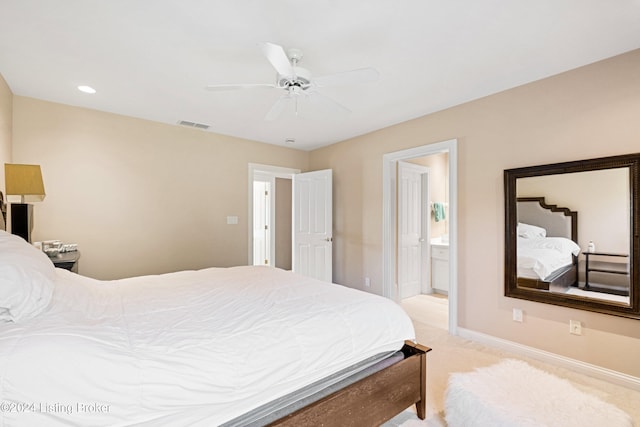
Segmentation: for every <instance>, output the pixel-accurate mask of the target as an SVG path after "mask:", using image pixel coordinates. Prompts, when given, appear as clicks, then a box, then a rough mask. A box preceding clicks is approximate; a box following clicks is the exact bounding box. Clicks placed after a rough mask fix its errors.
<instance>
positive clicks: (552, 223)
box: [516, 197, 578, 243]
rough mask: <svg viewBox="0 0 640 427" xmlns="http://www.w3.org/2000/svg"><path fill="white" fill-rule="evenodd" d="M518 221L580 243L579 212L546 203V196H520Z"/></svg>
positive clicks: (554, 235)
mask: <svg viewBox="0 0 640 427" xmlns="http://www.w3.org/2000/svg"><path fill="white" fill-rule="evenodd" d="M516 209H517V215H518V222H523V223H525V224H531V225H536V226H538V227H542V228H544V229H545V230H547V237H566V238H568V239H571V240H573V241H574V242H576V243H578V212H575V211H572V210H570V209H568V208H559V207H558V206H556V205H548V204H546V203H545V200H544V197H518V199H517V208H516Z"/></svg>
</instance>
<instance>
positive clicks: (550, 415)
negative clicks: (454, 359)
mask: <svg viewBox="0 0 640 427" xmlns="http://www.w3.org/2000/svg"><path fill="white" fill-rule="evenodd" d="M444 409H445V414H446V416H445V420H446V422H447V425H448V426H449V427H456V426H467V427H471V426H483V427H484V426H492V427H498V426H505V427H507V426H508V427H516V426H518V427H525V426H526V427H529V426H563V427H602V426H606V427H618V426H620V427H632V426H633V421H632V420H631V417H629V415H627V414H626V413H625V412H623V411H621V410H620V409H618V408H616V407H615V406H613V405H611V404H609V403H606V402H604V401H602V400H600V399H599V398H597V397H595V396H592V395H590V394H587V393H584V392H582V391H580V390H578V389H577V388H575V387H574V386H573V385H571V384H570V383H569V382H568V381H566V380H564V379H561V378H558V377H556V376H554V375H551V374H548V373H546V372H544V371H541V370H539V369H536V368H534V367H532V366H530V365H529V364H527V363H525V362H523V361H520V360H515V359H505V360H503V361H501V362H499V363H497V364H495V365H492V366H488V367H485V368H478V369H476V370H475V371H474V372H466V373H453V374H451V375H450V376H449V382H448V386H447V391H446V393H445V408H444Z"/></svg>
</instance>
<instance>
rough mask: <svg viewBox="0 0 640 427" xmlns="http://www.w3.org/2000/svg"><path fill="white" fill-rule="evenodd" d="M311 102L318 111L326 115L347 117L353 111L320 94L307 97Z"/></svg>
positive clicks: (313, 93) (315, 93)
mask: <svg viewBox="0 0 640 427" xmlns="http://www.w3.org/2000/svg"><path fill="white" fill-rule="evenodd" d="M307 98H308V99H309V102H310V103H311V104H313V105H314V106H315V107H316V109H317V110H320V111H322V112H324V113H326V114H341V115H346V114H349V113H351V110H350V109H348V108H347V107H345V106H344V105H342V104H340V103H339V102H338V101H336V100H334V99H332V98H329V97H328V96H326V95H323V94H321V93H319V92H311V93H309V94H308V95H307Z"/></svg>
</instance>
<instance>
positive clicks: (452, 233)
mask: <svg viewBox="0 0 640 427" xmlns="http://www.w3.org/2000/svg"><path fill="white" fill-rule="evenodd" d="M444 152H447V153H448V154H449V295H448V299H449V333H450V334H452V335H457V332H458V140H457V139H450V140H447V141H441V142H436V143H433V144H428V145H423V146H420V147H414V148H409V149H406V150H401V151H396V152H392V153H387V154H384V155H383V156H382V292H383V295H384V296H385V297H387V298H390V299H392V300H394V301H398V283H397V271H396V263H397V256H396V251H397V242H398V235H397V220H398V219H397V169H398V168H397V165H398V162H399V161H400V160H408V159H413V158H416V157H425V156H429V155H433V154H440V153H444Z"/></svg>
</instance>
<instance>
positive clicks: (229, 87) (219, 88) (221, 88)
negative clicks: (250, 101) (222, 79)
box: [205, 83, 276, 92]
mask: <svg viewBox="0 0 640 427" xmlns="http://www.w3.org/2000/svg"><path fill="white" fill-rule="evenodd" d="M275 87H276V85H274V84H271V83H254V84H222V85H209V86H207V87H205V89H206V90H210V91H212V92H222V91H227V90H238V89H256V88H275Z"/></svg>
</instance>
